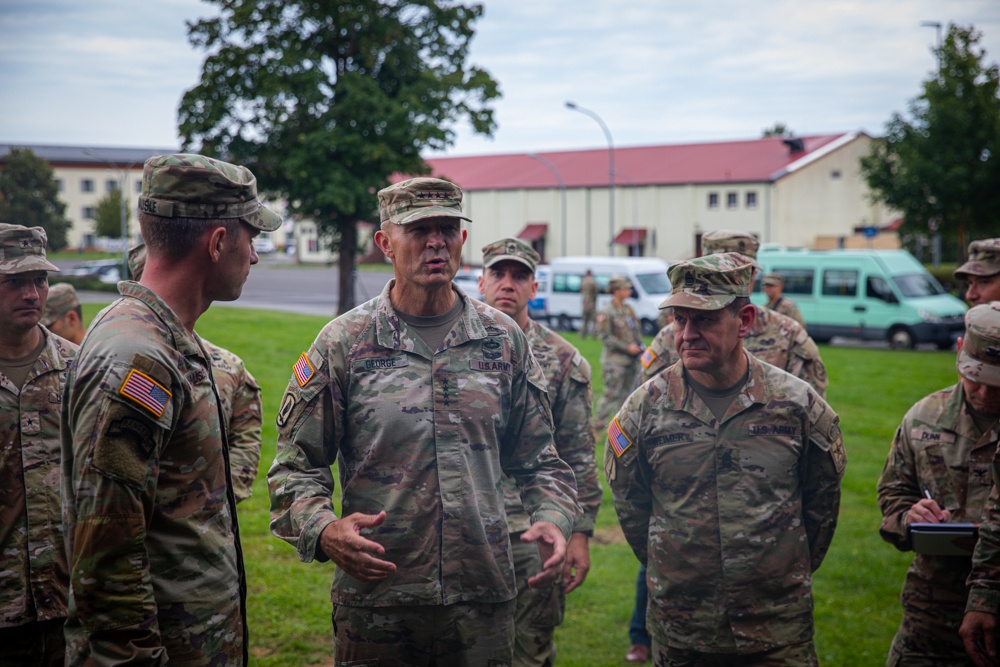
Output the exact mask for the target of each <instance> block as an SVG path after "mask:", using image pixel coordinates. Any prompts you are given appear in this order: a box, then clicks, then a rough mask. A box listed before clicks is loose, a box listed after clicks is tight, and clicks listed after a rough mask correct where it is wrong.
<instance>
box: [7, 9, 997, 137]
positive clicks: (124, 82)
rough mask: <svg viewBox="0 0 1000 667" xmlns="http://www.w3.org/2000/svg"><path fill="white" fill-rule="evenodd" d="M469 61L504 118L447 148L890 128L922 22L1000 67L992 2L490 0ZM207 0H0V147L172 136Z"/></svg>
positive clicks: (191, 76)
mask: <svg viewBox="0 0 1000 667" xmlns="http://www.w3.org/2000/svg"><path fill="white" fill-rule="evenodd" d="M485 6H486V11H485V16H484V17H483V19H482V20H481V21H480V22H479V23H478V34H477V36H476V38H475V40H474V42H473V48H472V56H471V58H470V60H471V62H473V63H475V64H476V65H479V66H481V67H483V68H485V69H487V70H489V71H490V72H491V73H492V74H493V76H494V78H496V79H497V80H498V81H499V82H500V85H501V89H502V91H503V99H502V100H501V101H499V102H498V103H497V104H496V106H495V109H496V117H497V121H498V129H497V131H496V133H495V136H494V137H493V138H483V137H479V136H476V135H474V134H472V133H471V131H469V130H468V129H467V128H464V127H461V126H460V127H459V128H458V140H457V142H456V143H455V145H454V146H453V147H452V148H451V149H449V151H448V154H450V155H473V154H483V153H503V152H524V151H545V150H558V149H574V148H600V147H603V146H606V145H607V144H606V141H605V138H604V134H603V133H602V130H601V128H600V127H599V126H598V124H597V123H596V122H595V121H594V120H593V119H591V118H588V117H586V116H584V115H583V114H580V113H578V112H574V111H570V110H567V109H566V108H565V107H564V102H565V101H566V100H573V101H575V102H576V103H577V104H579V105H580V106H582V107H585V108H587V109H590V110H591V111H593V112H595V113H597V114H598V115H599V116H600V117H601V118H602V119H603V120H604V122H605V123H606V124H607V126H608V127H609V129H610V131H611V134H612V136H613V139H614V143H615V145H616V146H635V145H643V144H657V143H675V142H698V141H710V140H723V139H747V138H753V137H757V136H759V135H760V133H761V131H762V130H763V129H764V128H766V127H770V126H772V125H774V123H776V122H782V123H784V124H786V125H787V126H788V127H789V128H791V129H792V130H793V131H795V132H796V133H798V134H813V133H827V132H840V131H849V130H866V131H868V132H870V133H873V134H878V133H880V132H881V131H882V129H883V128H884V126H885V123H886V121H888V119H889V118H890V116H891V115H892V113H893V112H905V111H906V106H907V102H908V100H910V99H911V98H913V97H914V96H915V95H917V94H918V93H919V92H920V84H921V82H922V81H923V80H925V79H926V78H927V77H928V76H929V74H930V73H931V71H932V70H933V68H934V65H935V62H934V56H933V54H932V51H931V49H932V47H933V46H934V44H935V40H936V33H935V29H934V28H932V27H922V26H921V23H922V22H925V21H933V22H940V23H941V24H943V25H944V26H945V29H946V27H947V24H948V23H951V22H953V23H957V24H960V25H975V26H976V27H977V28H978V29H979V30H980V31H981V32H982V33H983V40H982V45H983V46H984V47H985V48H986V51H987V60H988V62H990V63H997V62H1000V2H998V0H948V1H947V2H942V1H941V0H771V1H770V2H750V1H749V0H714V1H713V2H703V1H700V0H691V1H687V0H684V1H681V0H619V1H614V2H613V1H611V0H604V1H602V0H485ZM214 13H215V12H214V6H212V5H209V4H208V3H206V2H201V1H200V0H143V1H142V2H135V1H134V0H88V2H80V0H0V143H8V142H15V143H45V144H86V145H96V146H137V147H150V148H170V147H176V146H177V145H178V138H177V104H178V102H179V101H180V98H181V96H182V94H183V93H184V91H185V90H187V89H188V88H190V87H192V86H194V85H195V84H196V83H197V81H198V77H199V72H200V69H201V63H202V61H203V59H204V53H202V52H198V51H196V50H195V49H194V47H192V46H191V45H190V44H189V43H188V41H187V30H186V27H185V21H191V20H195V19H197V18H199V17H202V16H209V15H212V14H214Z"/></svg>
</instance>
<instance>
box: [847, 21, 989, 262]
mask: <svg viewBox="0 0 1000 667" xmlns="http://www.w3.org/2000/svg"><path fill="white" fill-rule="evenodd" d="M981 36H982V35H981V33H979V32H978V31H976V30H975V29H974V28H972V27H961V26H955V25H951V26H949V27H948V34H947V37H946V38H945V40H944V42H943V43H942V44H941V46H940V48H938V49H936V54H937V57H938V64H939V66H938V71H937V72H936V73H935V74H934V76H932V77H931V78H930V79H928V80H927V81H925V82H924V85H923V92H922V93H921V94H920V95H919V96H918V97H916V98H915V99H914V100H912V101H911V102H910V107H909V111H910V118H909V119H907V118H904V117H903V116H901V115H900V114H898V113H897V114H894V115H893V117H892V119H891V120H890V121H889V123H888V124H887V126H886V131H885V137H884V138H882V139H881V140H879V141H876V142H873V144H872V149H871V152H870V153H869V154H868V155H867V156H866V157H864V158H862V160H861V173H862V175H863V176H864V177H865V179H866V180H867V182H868V186H869V187H870V188H871V189H872V192H873V198H874V199H875V201H878V202H882V203H885V204H886V205H888V206H890V207H892V208H895V209H898V210H900V211H902V212H903V214H904V224H903V231H904V232H906V233H908V234H911V235H914V234H915V235H924V236H925V237H926V235H927V233H928V232H929V231H931V232H933V231H939V232H940V233H941V235H942V237H943V238H944V239H945V240H946V241H950V242H951V244H953V245H954V247H955V249H956V251H957V254H958V255H959V258H961V256H963V255H964V253H965V250H966V246H967V244H968V241H969V240H971V239H973V238H978V237H983V236H998V235H1000V187H997V184H998V183H1000V97H998V90H1000V73H998V69H997V66H996V64H992V65H987V64H985V62H984V59H985V57H986V52H985V50H983V49H982V47H980V46H979V40H980V38H981Z"/></svg>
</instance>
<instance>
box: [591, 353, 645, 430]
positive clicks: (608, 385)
mask: <svg viewBox="0 0 1000 667" xmlns="http://www.w3.org/2000/svg"><path fill="white" fill-rule="evenodd" d="M639 368H640V365H639V359H638V357H636V358H633V359H630V360H629V361H628V363H622V362H620V361H618V360H617V359H615V360H614V361H609V362H605V361H604V360H603V359H602V361H601V371H602V372H603V374H604V393H603V394H601V400H599V401H597V422H598V425H599V427H600V429H601V430H602V431H603V430H604V428H606V427H607V425H608V422H609V421H611V418H612V417H613V416H614V415H615V413H616V412H618V410H620V409H621V407H622V404H623V403H624V402H625V399H626V398H628V397H629V394H631V393H632V392H633V391H635V389H636V386H637V385H636V383H637V382H638V380H639Z"/></svg>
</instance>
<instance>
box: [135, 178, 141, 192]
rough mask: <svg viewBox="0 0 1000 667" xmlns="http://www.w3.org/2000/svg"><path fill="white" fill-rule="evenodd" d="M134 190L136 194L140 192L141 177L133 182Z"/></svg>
mask: <svg viewBox="0 0 1000 667" xmlns="http://www.w3.org/2000/svg"><path fill="white" fill-rule="evenodd" d="M135 192H136V194H140V193H142V179H141V178H140V179H139V180H137V181H136V182H135Z"/></svg>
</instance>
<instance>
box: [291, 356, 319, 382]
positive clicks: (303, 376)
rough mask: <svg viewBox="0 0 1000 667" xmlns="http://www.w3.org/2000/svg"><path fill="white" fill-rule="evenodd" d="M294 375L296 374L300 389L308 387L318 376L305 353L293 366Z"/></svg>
mask: <svg viewBox="0 0 1000 667" xmlns="http://www.w3.org/2000/svg"><path fill="white" fill-rule="evenodd" d="M292 373H294V374H295V381H296V382H298V383H299V386H300V387H304V386H306V384H307V383H308V382H309V380H312V377H313V375H315V374H316V369H315V368H313V365H312V362H310V361H309V357H308V356H306V353H305V352H303V353H302V354H301V355H299V360H298V361H296V362H295V363H294V364H293V365H292Z"/></svg>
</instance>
